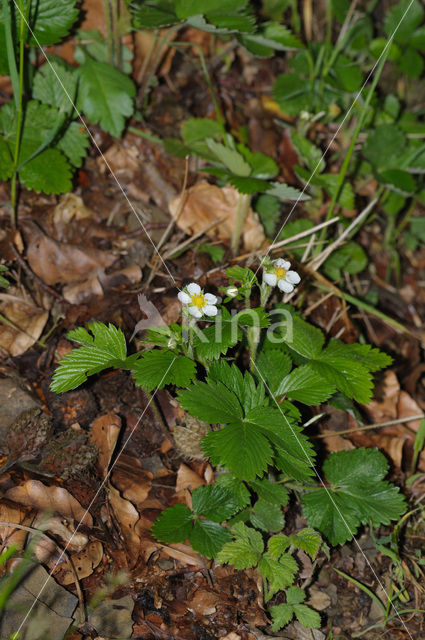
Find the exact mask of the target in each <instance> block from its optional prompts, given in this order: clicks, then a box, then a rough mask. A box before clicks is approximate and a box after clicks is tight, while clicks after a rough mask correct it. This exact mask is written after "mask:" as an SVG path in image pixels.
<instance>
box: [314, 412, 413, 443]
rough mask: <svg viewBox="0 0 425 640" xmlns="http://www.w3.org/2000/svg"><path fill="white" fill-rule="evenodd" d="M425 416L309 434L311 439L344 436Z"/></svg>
mask: <svg viewBox="0 0 425 640" xmlns="http://www.w3.org/2000/svg"><path fill="white" fill-rule="evenodd" d="M422 418H425V414H423V413H422V414H420V415H417V416H407V417H406V418H397V419H395V420H387V422H379V423H378V424H367V425H363V426H362V427H354V429H344V431H332V432H331V433H320V434H319V435H317V436H311V437H312V438H313V439H316V438H334V437H335V436H346V435H350V433H355V432H356V431H370V430H372V429H380V428H381V427H390V426H391V425H394V424H403V423H404V422H412V421H413V420H421V419H422Z"/></svg>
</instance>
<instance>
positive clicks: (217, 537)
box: [189, 520, 232, 558]
mask: <svg viewBox="0 0 425 640" xmlns="http://www.w3.org/2000/svg"><path fill="white" fill-rule="evenodd" d="M231 539H232V534H231V533H230V531H229V530H228V529H225V528H224V527H222V526H221V525H220V524H218V523H217V522H211V521H210V520H196V522H195V524H194V527H193V529H192V533H191V534H190V538H189V540H190V544H191V546H192V547H193V549H194V550H195V551H198V553H202V555H203V556H206V557H207V558H214V557H215V556H216V555H217V554H218V553H219V551H220V550H221V549H222V547H223V545H225V544H226V543H229V542H230V541H231Z"/></svg>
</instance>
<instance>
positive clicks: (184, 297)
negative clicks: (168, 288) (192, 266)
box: [177, 291, 192, 304]
mask: <svg viewBox="0 0 425 640" xmlns="http://www.w3.org/2000/svg"><path fill="white" fill-rule="evenodd" d="M177 297H178V299H179V300H180V302H181V303H182V304H189V303H190V301H191V300H192V298H191V297H190V296H189V295H188V294H187V293H186V292H185V291H179V292H178V294H177Z"/></svg>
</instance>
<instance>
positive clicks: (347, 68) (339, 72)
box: [330, 55, 363, 93]
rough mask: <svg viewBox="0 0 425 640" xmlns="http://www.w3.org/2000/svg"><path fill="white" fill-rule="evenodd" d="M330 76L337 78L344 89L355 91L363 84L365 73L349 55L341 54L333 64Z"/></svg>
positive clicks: (339, 85)
mask: <svg viewBox="0 0 425 640" xmlns="http://www.w3.org/2000/svg"><path fill="white" fill-rule="evenodd" d="M330 78H331V79H333V78H334V79H335V80H336V85H337V86H338V87H340V88H341V89H343V90H344V91H349V92H351V93H354V92H355V91H358V90H359V89H360V88H361V86H362V84H363V74H362V72H361V70H360V67H359V66H358V65H357V64H356V63H355V62H354V61H353V60H351V58H349V57H348V56H344V55H339V56H338V57H337V59H336V61H335V63H334V64H333V65H332V70H331V73H330Z"/></svg>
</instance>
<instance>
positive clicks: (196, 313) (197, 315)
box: [187, 306, 202, 318]
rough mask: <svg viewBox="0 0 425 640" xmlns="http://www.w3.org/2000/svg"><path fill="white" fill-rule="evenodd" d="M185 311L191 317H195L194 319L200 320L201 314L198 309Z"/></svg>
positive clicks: (190, 308) (193, 308) (191, 308)
mask: <svg viewBox="0 0 425 640" xmlns="http://www.w3.org/2000/svg"><path fill="white" fill-rule="evenodd" d="M187 310H188V311H189V313H190V314H191V315H192V316H195V318H202V313H201V312H200V311H199V309H198V307H194V306H192V307H188V308H187Z"/></svg>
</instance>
